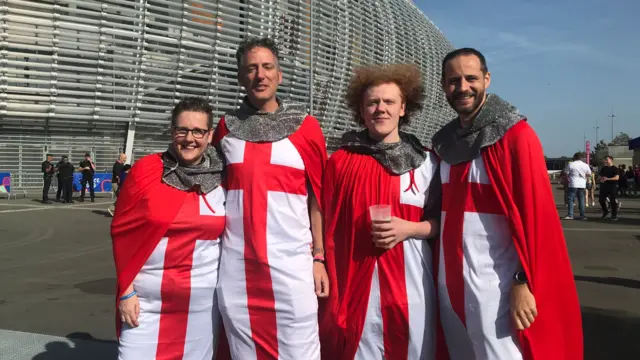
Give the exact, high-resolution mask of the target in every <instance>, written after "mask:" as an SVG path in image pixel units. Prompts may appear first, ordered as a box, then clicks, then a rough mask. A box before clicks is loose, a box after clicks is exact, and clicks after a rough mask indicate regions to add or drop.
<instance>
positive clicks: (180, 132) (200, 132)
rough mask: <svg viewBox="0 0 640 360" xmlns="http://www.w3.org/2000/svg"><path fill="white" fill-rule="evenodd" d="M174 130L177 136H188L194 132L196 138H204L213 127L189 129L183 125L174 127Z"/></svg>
mask: <svg viewBox="0 0 640 360" xmlns="http://www.w3.org/2000/svg"><path fill="white" fill-rule="evenodd" d="M173 131H174V132H175V134H176V137H187V135H189V133H191V134H193V137H194V138H196V139H202V138H203V137H204V136H205V135H207V133H208V132H209V131H211V129H198V128H196V129H187V128H182V127H174V128H173Z"/></svg>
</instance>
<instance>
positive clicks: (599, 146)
mask: <svg viewBox="0 0 640 360" xmlns="http://www.w3.org/2000/svg"><path fill="white" fill-rule="evenodd" d="M607 147H609V146H608V145H607V143H605V142H604V140H600V141H599V142H598V143H597V144H596V145H595V146H594V147H593V148H592V149H591V154H590V155H589V156H590V158H589V162H590V164H589V165H591V166H598V164H599V161H598V158H597V157H596V154H597V153H598V151H600V150H604V149H606V148H607Z"/></svg>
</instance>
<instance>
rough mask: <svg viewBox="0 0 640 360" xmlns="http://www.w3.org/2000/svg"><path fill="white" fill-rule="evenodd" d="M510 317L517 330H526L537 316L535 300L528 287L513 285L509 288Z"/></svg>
mask: <svg viewBox="0 0 640 360" xmlns="http://www.w3.org/2000/svg"><path fill="white" fill-rule="evenodd" d="M511 316H512V318H513V322H514V324H515V326H516V329H518V330H524V329H528V328H529V327H530V326H531V324H533V321H534V320H535V318H536V316H538V310H537V308H536V299H535V298H534V297H533V294H532V293H531V290H529V285H527V284H514V285H513V287H512V288H511Z"/></svg>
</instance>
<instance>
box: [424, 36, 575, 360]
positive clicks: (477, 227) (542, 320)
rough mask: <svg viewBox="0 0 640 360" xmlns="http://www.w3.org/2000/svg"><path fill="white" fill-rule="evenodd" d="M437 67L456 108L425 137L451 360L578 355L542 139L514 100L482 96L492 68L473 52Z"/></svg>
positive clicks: (571, 286)
mask: <svg viewBox="0 0 640 360" xmlns="http://www.w3.org/2000/svg"><path fill="white" fill-rule="evenodd" d="M442 68H443V72H442V88H443V90H444V92H445V94H446V97H447V101H448V102H449V104H450V105H451V107H452V108H453V109H454V110H455V111H456V112H457V113H458V117H456V118H455V119H453V120H451V121H450V122H449V123H448V124H447V125H445V126H444V127H443V128H442V129H440V130H439V131H438V132H437V133H436V134H435V135H434V137H433V141H432V142H433V147H434V150H435V152H436V153H437V154H438V155H439V156H440V158H441V163H440V176H441V180H442V196H443V201H442V206H443V209H442V222H443V224H442V227H441V228H442V231H441V236H440V255H439V259H440V261H439V264H438V295H439V298H440V310H441V312H440V318H441V320H442V325H443V329H444V333H445V338H446V342H447V345H448V350H449V353H450V355H451V359H452V360H468V359H475V360H489V359H491V360H519V359H523V360H533V359H545V360H582V358H583V346H582V341H583V340H582V321H581V315H580V304H579V302H578V296H577V291H576V285H575V281H574V279H573V274H572V270H571V263H570V261H569V255H568V252H567V247H566V243H565V239H564V235H563V231H562V226H561V224H560V221H559V218H558V217H557V215H556V214H557V210H556V206H555V202H554V199H553V193H552V191H551V184H550V182H549V177H548V175H547V168H546V163H545V160H544V154H543V151H542V146H541V144H540V141H539V140H538V137H537V136H536V134H535V132H534V131H533V129H532V128H531V127H530V126H529V125H528V124H527V121H526V118H525V117H524V116H523V115H521V114H520V113H519V112H518V110H517V109H516V108H515V107H514V106H512V105H511V104H509V103H508V102H506V101H505V100H503V99H501V98H500V97H498V96H496V95H493V94H487V88H488V87H489V85H490V83H491V74H490V73H489V71H488V68H487V66H486V61H485V60H484V57H483V56H482V55H481V54H480V53H479V52H478V51H477V50H474V49H460V50H457V51H455V52H453V53H451V54H449V55H447V56H446V57H445V59H444V61H443V64H442ZM538 310H539V312H538ZM534 321H535V322H534Z"/></svg>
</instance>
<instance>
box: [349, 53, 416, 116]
mask: <svg viewBox="0 0 640 360" xmlns="http://www.w3.org/2000/svg"><path fill="white" fill-rule="evenodd" d="M387 83H394V84H396V85H398V87H399V88H400V92H401V93H402V100H403V101H404V103H405V110H404V111H405V115H404V116H403V117H402V118H400V123H399V124H398V125H406V124H408V123H409V120H410V119H411V117H413V116H414V115H415V114H417V113H419V112H420V111H421V110H422V107H423V106H424V98H425V95H424V85H423V84H422V75H421V74H420V69H419V68H418V67H417V66H416V65H413V64H391V65H381V66H365V67H361V68H358V69H356V70H355V74H354V75H353V77H352V78H351V82H350V83H349V86H348V87H347V94H346V96H345V97H346V100H347V107H348V108H349V109H351V111H352V113H353V118H354V120H355V121H356V122H357V123H358V124H360V125H364V120H363V119H362V114H361V112H360V106H361V105H362V97H363V96H364V93H365V92H366V91H367V89H369V88H370V87H372V86H376V85H380V84H387Z"/></svg>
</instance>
